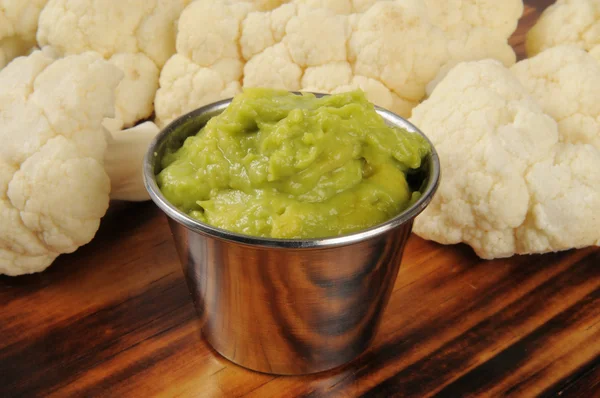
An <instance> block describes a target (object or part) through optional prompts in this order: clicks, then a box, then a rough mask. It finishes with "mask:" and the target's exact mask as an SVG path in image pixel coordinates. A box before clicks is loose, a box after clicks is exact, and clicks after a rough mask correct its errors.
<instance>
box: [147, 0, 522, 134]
mask: <svg viewBox="0 0 600 398" xmlns="http://www.w3.org/2000/svg"><path fill="white" fill-rule="evenodd" d="M282 3H285V4H282ZM430 3H431V4H430V7H429V8H428V7H427V5H426V4H424V3H422V2H421V1H419V0H389V1H375V0H334V1H325V0H292V1H289V2H283V1H273V2H270V3H268V4H266V5H265V4H262V6H261V7H259V3H256V2H251V1H248V2H239V1H231V0H230V1H218V0H197V1H195V2H193V3H192V4H190V5H189V6H188V7H187V8H186V9H185V10H184V12H183V13H182V15H181V18H180V20H179V25H178V26H179V29H178V35H177V54H176V55H175V56H173V57H172V58H171V60H170V61H169V62H168V63H167V64H166V65H165V68H164V69H163V70H162V72H161V78H160V89H159V90H158V93H157V95H156V101H155V106H156V116H157V121H158V123H159V124H160V125H164V124H166V123H168V122H169V121H171V120H173V119H174V118H176V117H178V116H180V115H181V114H184V113H186V112H188V111H190V110H193V109H195V108H197V107H199V106H202V105H205V104H207V103H209V102H212V101H215V100H218V99H223V98H226V97H228V96H232V95H235V94H236V93H238V92H239V91H240V90H241V89H242V87H254V86H263V87H272V88H281V89H286V90H299V91H316V92H326V93H336V92H340V91H346V90H351V89H356V88H361V89H363V90H364V91H365V92H366V94H367V97H368V98H369V100H371V101H372V102H374V103H375V104H377V105H380V106H382V107H385V108H388V109H390V110H392V111H395V112H396V113H398V114H400V115H401V116H405V117H408V116H409V115H410V112H411V110H412V108H413V107H415V106H416V105H417V104H418V102H419V101H421V100H422V99H423V97H424V96H425V94H426V85H427V84H428V83H429V82H430V81H432V80H433V79H434V78H435V77H436V76H438V74H439V73H440V71H442V70H447V69H449V68H450V67H451V66H452V65H454V64H455V63H456V62H459V61H461V60H465V59H469V60H470V59H483V58H490V57H491V58H498V59H500V60H501V61H502V62H503V63H505V64H506V65H512V64H513V63H514V62H515V55H514V52H513V51H512V49H511V48H510V46H508V44H507V38H508V36H509V35H510V34H511V33H512V31H513V30H514V28H515V26H516V22H517V20H518V18H519V16H520V14H521V12H522V8H523V5H522V2H521V0H510V1H506V2H502V4H500V3H494V2H489V1H486V2H482V3H479V2H478V3H477V4H471V3H470V2H462V3H461V4H454V2H453V3H452V4H451V5H448V4H446V3H445V2H443V1H434V0H431V1H430ZM459 5H460V7H459V8H460V10H458V11H457V10H455V9H454V8H453V7H454V6H459ZM433 8H435V10H433ZM441 9H443V10H441ZM455 12H458V14H456V15H460V16H461V17H462V18H464V19H465V20H466V21H468V24H466V25H465V26H466V27H465V28H460V29H459V28H458V26H459V24H458V23H457V21H456V18H457V17H456V15H455V14H454V13H455ZM494 13H496V15H495V17H496V18H492V17H491V16H492V15H493V14H494ZM430 14H431V15H430ZM438 25H439V26H438Z"/></svg>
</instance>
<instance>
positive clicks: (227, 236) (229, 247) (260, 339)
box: [144, 100, 440, 375]
mask: <svg viewBox="0 0 600 398" xmlns="http://www.w3.org/2000/svg"><path fill="white" fill-rule="evenodd" d="M230 102H231V100H225V101H220V102H217V103H214V104H211V105H208V106H205V107H202V108H200V109H197V110H195V111H193V112H190V113H188V114H186V115H184V116H182V117H180V118H179V119H177V120H175V121H174V122H172V123H171V124H169V125H168V126H167V127H166V128H165V129H164V130H163V131H162V132H161V133H160V134H159V135H158V136H157V137H156V138H155V140H154V142H153V143H152V144H151V146H150V148H149V151H148V153H147V155H146V159H145V164H144V179H145V184H146V188H147V189H148V192H149V193H150V196H151V197H152V200H153V201H154V202H155V203H156V204H157V205H158V207H159V208H160V209H161V210H162V211H164V212H165V213H166V215H167V216H168V220H169V225H170V228H171V231H172V234H173V238H174V241H175V244H176V247H177V251H178V253H179V257H180V261H181V265H182V268H183V272H184V275H185V278H186V282H187V285H188V288H189V291H190V293H191V296H192V299H193V301H194V305H195V307H196V310H197V312H198V314H199V316H200V319H201V320H202V322H203V329H202V330H203V334H204V336H205V338H206V340H207V341H208V342H209V344H210V345H211V346H212V347H213V348H214V349H215V350H216V351H217V352H219V353H220V354H221V355H222V356H224V357H225V358H227V359H229V360H231V361H232V362H234V363H237V364H238V365H241V366H243V367H246V368H249V369H252V370H256V371H260V372H264V373H271V374H280V375H299V374H309V373H316V372H321V371H325V370H329V369H332V368H335V367H338V366H341V365H343V364H346V363H348V362H350V361H352V360H353V359H355V358H356V357H357V356H359V355H360V354H361V353H362V352H363V351H365V350H366V349H367V348H368V347H369V344H370V343H371V342H372V340H373V337H374V336H375V333H376V331H377V329H378V326H379V324H380V322H381V317H382V313H383V311H384V309H385V307H386V305H387V303H388V301H389V297H390V295H391V292H392V288H393V286H394V283H395V280H396V276H397V274H398V270H399V268H400V262H401V259H402V254H403V251H404V247H405V244H406V241H407V240H408V237H409V235H410V233H411V231H412V225H413V220H414V218H415V217H416V216H417V215H418V214H419V213H421V212H422V211H423V209H424V208H425V207H426V206H427V205H428V204H429V202H430V201H431V199H432V196H433V195H434V193H435V191H436V189H437V186H438V183H439V178H440V163H439V159H438V156H437V153H436V152H435V150H434V149H433V146H432V154H431V156H429V159H428V160H427V164H426V165H427V167H426V169H427V175H426V178H427V179H426V183H425V185H424V190H423V195H422V197H421V198H420V199H419V200H418V201H417V202H416V203H415V204H414V205H412V206H411V207H410V208H409V209H407V210H406V211H404V212H403V213H401V214H399V215H398V216H396V217H394V218H393V219H391V220H389V221H387V222H385V223H383V224H380V225H377V226H375V227H373V228H370V229H367V230H364V231H361V232H358V233H353V234H349V235H345V236H339V237H332V238H326V239H303V240H284V239H267V238H257V237H252V236H245V235H240V234H236V233H232V232H229V231H225V230H222V229H218V228H215V227H213V226H210V225H207V224H204V223H202V222H199V221H197V220H195V219H192V218H190V217H189V216H187V215H186V214H185V213H183V212H181V211H179V210H178V209H177V208H176V207H174V206H173V205H171V204H170V203H169V202H167V200H166V199H165V198H164V196H163V195H162V193H161V192H160V190H159V188H158V186H157V184H156V178H155V176H156V172H158V171H160V159H161V158H162V156H163V154H164V153H165V150H167V148H172V149H176V148H178V147H180V146H181V145H182V143H183V140H185V138H187V137H188V136H190V135H193V134H196V133H197V132H198V131H199V130H200V129H201V128H202V127H203V126H204V124H205V123H206V122H207V121H208V120H209V119H210V118H212V117H213V116H216V115H218V114H220V113H221V112H222V111H223V110H224V109H225V108H226V107H227V106H228V105H229V103H230ZM377 112H378V113H379V114H380V115H381V116H382V117H383V118H384V119H385V120H386V122H387V123H388V124H390V125H393V126H398V127H402V128H404V129H406V130H409V131H412V132H416V133H418V134H421V135H423V133H421V132H420V131H419V130H418V129H417V128H416V127H415V126H413V125H412V124H410V123H409V122H407V121H406V120H404V119H402V118H400V117H399V116H397V115H395V114H393V113H391V112H389V111H386V110H384V109H380V108H377ZM423 136H424V135H423Z"/></svg>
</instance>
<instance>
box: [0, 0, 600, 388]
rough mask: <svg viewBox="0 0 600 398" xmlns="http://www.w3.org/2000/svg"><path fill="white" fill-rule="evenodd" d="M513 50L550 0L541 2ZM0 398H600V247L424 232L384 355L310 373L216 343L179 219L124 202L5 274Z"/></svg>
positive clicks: (382, 336)
mask: <svg viewBox="0 0 600 398" xmlns="http://www.w3.org/2000/svg"><path fill="white" fill-rule="evenodd" d="M527 3H528V6H527V8H526V11H525V14H524V16H523V18H522V20H521V24H520V26H519V29H518V31H517V33H516V34H515V35H514V37H513V38H512V39H511V43H512V44H513V45H514V47H515V48H516V49H517V50H518V52H519V54H520V57H521V58H522V57H523V41H524V33H525V32H526V31H527V29H528V27H530V26H531V25H532V24H533V22H534V21H535V20H536V18H537V17H538V15H539V12H540V11H541V10H542V9H543V8H544V7H546V6H547V5H548V4H549V3H551V2H550V1H543V2H542V1H538V2H534V1H531V2H527ZM0 303H1V306H2V311H1V313H0V397H3V398H4V397H27V398H29V397H38V396H44V397H69V396H74V397H91V396H107V397H150V396H164V397H241V396H244V397H288V396H289V397H294V396H305V397H355V396H365V397H388V396H407V397H412V396H414V397H423V396H432V395H435V396H441V397H462V396H516V397H520V396H523V397H531V396H561V397H565V396H581V397H600V250H599V249H598V248H589V249H584V250H576V251H569V252H564V253H557V254H549V255H543V256H524V257H514V258H511V259H506V260H496V261H482V260H480V259H478V258H477V257H476V256H475V255H474V254H473V252H472V251H471V250H470V249H469V248H468V247H466V246H463V245H458V246H451V247H444V246H441V245H438V244H435V243H432V242H426V241H424V240H421V239H419V238H417V237H415V236H413V237H412V238H411V239H410V241H409V244H408V247H407V249H406V253H405V257H404V261H403V265H402V268H401V270H400V273H399V275H398V279H397V282H396V285H395V287H394V291H393V294H392V296H391V300H390V304H389V306H388V308H387V310H386V312H385V314H384V320H383V324H382V326H381V329H380V330H379V333H378V335H377V338H376V341H375V343H374V345H373V346H372V348H371V349H370V350H369V351H367V352H366V353H365V354H364V355H363V356H362V357H361V358H359V359H358V360H356V361H355V362H353V363H351V364H349V365H347V366H345V367H344V368H341V369H337V370H335V371H330V372H328V373H325V374H319V375H314V376H304V377H274V376H269V375H265V374H259V373H254V372H250V371H247V370H245V369H242V368H240V367H238V366H236V365H234V364H232V363H230V362H228V361H226V360H224V359H222V358H221V357H219V356H218V355H217V354H215V353H214V352H213V351H212V350H211V349H210V348H209V347H208V346H207V344H206V343H205V342H204V341H203V339H202V337H201V334H200V325H199V322H198V319H197V317H196V314H195V311H194V308H193V305H192V301H191V300H190V297H189V295H188V292H187V289H186V286H185V282H184V279H183V274H182V271H181V268H180V266H179V262H178V258H177V254H176V252H175V247H174V244H173V242H172V239H171V236H170V233H169V229H168V226H167V222H166V219H165V218H164V216H163V215H162V214H161V213H160V212H159V210H158V209H156V208H155V207H154V205H153V204H152V203H143V204H127V203H113V206H112V207H111V209H110V211H109V213H108V215H107V216H106V218H105V219H104V220H103V223H102V226H101V229H100V231H99V233H98V235H97V237H96V239H95V240H94V241H93V242H92V243H91V244H89V245H87V246H86V247H84V248H82V249H80V250H79V251H77V252H76V253H75V254H72V255H68V256H63V257H61V258H59V260H58V261H57V262H56V263H55V264H54V265H53V266H52V267H51V268H50V269H49V270H48V271H47V272H44V273H42V274H38V275H32V276H26V277H20V278H8V277H0Z"/></svg>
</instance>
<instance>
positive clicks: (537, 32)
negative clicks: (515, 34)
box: [525, 0, 600, 57]
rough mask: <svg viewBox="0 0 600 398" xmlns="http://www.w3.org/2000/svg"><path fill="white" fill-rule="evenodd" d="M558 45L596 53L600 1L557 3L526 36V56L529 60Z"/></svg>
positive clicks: (565, 0)
mask: <svg viewBox="0 0 600 398" xmlns="http://www.w3.org/2000/svg"><path fill="white" fill-rule="evenodd" d="M561 44H572V45H576V46H578V47H580V48H582V49H584V50H586V51H600V50H599V49H598V47H600V0H557V1H556V3H554V4H552V5H551V6H550V7H548V8H547V9H546V10H544V12H543V13H542V15H541V16H540V18H539V19H538V21H537V22H536V24H535V25H534V26H533V28H531V30H529V32H528V33H527V40H526V42H525V45H526V49H527V54H528V55H529V56H530V57H532V56H534V55H536V54H538V53H540V52H542V51H544V50H546V49H548V48H551V47H555V46H559V45H561Z"/></svg>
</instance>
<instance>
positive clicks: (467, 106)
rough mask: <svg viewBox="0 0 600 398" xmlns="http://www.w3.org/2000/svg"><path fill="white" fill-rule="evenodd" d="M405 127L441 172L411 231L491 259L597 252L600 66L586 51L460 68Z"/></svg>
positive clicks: (563, 50) (558, 50)
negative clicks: (422, 134)
mask: <svg viewBox="0 0 600 398" xmlns="http://www.w3.org/2000/svg"><path fill="white" fill-rule="evenodd" d="M411 121H412V122H413V123H414V124H416V125H417V126H420V127H421V128H422V129H423V130H424V131H426V132H427V134H428V137H429V138H430V139H431V140H432V141H433V143H434V145H435V147H436V149H437V151H438V153H439V155H440V160H441V164H442V169H443V174H444V178H443V179H442V182H441V185H440V188H439V191H438V193H437V194H436V196H435V198H434V200H433V201H432V203H431V205H430V206H429V207H428V208H427V209H426V210H425V211H424V212H423V213H422V214H421V215H420V216H419V217H417V219H416V221H415V226H414V231H415V233H416V234H418V235H420V236H421V237H423V238H426V239H431V240H435V241H437V242H440V243H444V244H455V243H460V242H464V243H467V244H468V245H470V246H471V247H473V249H474V250H475V252H476V253H477V254H478V255H479V256H480V257H482V258H488V259H490V258H497V257H508V256H512V255H514V254H531V253H546V252H552V251H560V250H567V249H571V248H580V247H585V246H593V245H600V63H598V61H596V60H595V59H594V58H593V57H592V56H590V55H589V54H588V53H586V52H585V51H583V50H581V49H579V48H577V47H574V46H560V47H554V48H551V49H549V50H546V51H544V52H542V53H540V54H539V55H538V56H536V57H533V58H531V59H527V60H524V61H521V62H519V63H517V64H516V65H514V66H513V67H512V68H511V69H510V70H509V69H507V68H505V67H504V66H502V65H501V64H499V63H498V62H497V61H492V60H485V61H479V62H470V63H462V64H459V65H458V66H456V67H455V68H454V69H452V70H451V71H450V72H449V74H448V75H447V77H446V78H445V79H444V80H442V81H441V82H440V83H439V85H437V87H436V88H435V90H434V91H433V93H432V95H431V97H430V98H429V99H428V100H426V101H424V102H423V103H422V104H421V105H419V106H418V107H417V108H416V109H415V110H414V112H413V117H412V119H411Z"/></svg>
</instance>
